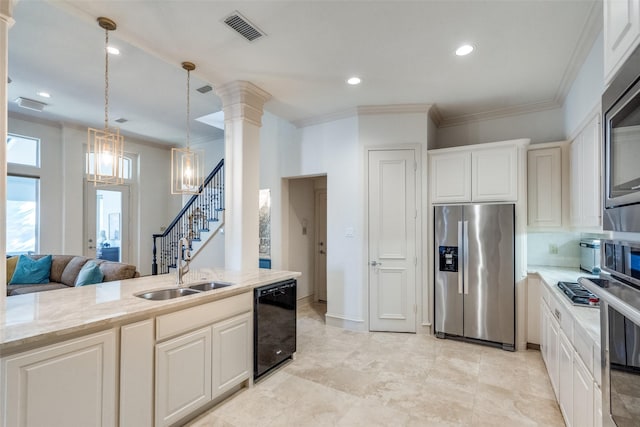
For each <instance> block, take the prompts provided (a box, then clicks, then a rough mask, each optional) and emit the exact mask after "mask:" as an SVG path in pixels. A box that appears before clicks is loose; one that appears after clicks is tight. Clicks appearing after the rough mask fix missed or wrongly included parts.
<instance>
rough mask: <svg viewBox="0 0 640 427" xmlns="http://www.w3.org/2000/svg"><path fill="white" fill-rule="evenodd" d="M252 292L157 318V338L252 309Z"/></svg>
mask: <svg viewBox="0 0 640 427" xmlns="http://www.w3.org/2000/svg"><path fill="white" fill-rule="evenodd" d="M251 302H252V293H251V292H245V293H243V294H239V295H234V296H232V297H229V298H225V299H221V300H218V301H213V302H209V303H206V304H202V305H197V306H195V307H191V308H187V309H184V310H180V311H176V312H174V313H169V314H165V315H162V316H158V317H157V318H156V340H157V341H161V340H164V339H167V338H170V337H173V336H176V335H179V334H182V333H185V332H188V331H190V330H193V329H196V328H199V327H201V326H206V325H210V324H212V323H215V322H219V321H220V320H224V319H228V318H229V317H232V316H235V315H237V314H241V313H246V312H247V311H251Z"/></svg>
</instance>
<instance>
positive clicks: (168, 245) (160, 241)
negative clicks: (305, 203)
mask: <svg viewBox="0 0 640 427" xmlns="http://www.w3.org/2000/svg"><path fill="white" fill-rule="evenodd" d="M223 218H224V159H223V160H220V163H218V165H217V166H216V167H215V168H214V169H213V171H211V173H210V174H209V176H208V177H207V178H206V179H205V181H204V184H202V187H200V192H199V193H198V194H194V195H193V196H192V197H191V199H189V201H188V202H187V204H185V205H184V207H183V208H182V210H181V211H180V213H179V214H178V215H177V216H176V218H175V219H174V220H173V221H172V222H171V224H170V225H169V226H168V227H167V229H166V230H165V231H164V232H163V233H162V234H154V235H153V260H152V264H151V274H154V275H156V274H164V273H168V272H169V269H170V268H175V267H176V263H177V260H178V253H179V252H178V251H180V250H184V249H183V248H181V247H179V246H178V241H179V240H180V239H181V238H182V237H186V238H187V239H189V242H191V248H190V249H191V250H192V252H191V256H192V258H193V257H194V256H195V255H196V254H197V252H198V250H199V249H200V248H201V247H202V246H204V245H205V244H206V242H207V241H208V240H209V239H211V238H212V237H213V236H215V234H216V233H217V231H218V230H219V229H220V227H221V226H222V225H223V223H224V220H223Z"/></svg>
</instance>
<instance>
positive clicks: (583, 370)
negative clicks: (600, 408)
mask: <svg viewBox="0 0 640 427" xmlns="http://www.w3.org/2000/svg"><path fill="white" fill-rule="evenodd" d="M593 390H594V381H593V378H592V377H591V373H590V372H589V370H588V369H587V367H586V366H585V365H584V363H583V362H582V360H581V359H580V357H578V355H577V354H576V356H575V357H574V360H573V422H572V424H573V425H574V426H580V427H593V424H594V418H595V412H594V395H593Z"/></svg>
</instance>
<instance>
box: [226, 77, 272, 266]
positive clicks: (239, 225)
mask: <svg viewBox="0 0 640 427" xmlns="http://www.w3.org/2000/svg"><path fill="white" fill-rule="evenodd" d="M216 92H217V93H218V95H219V96H220V98H221V99H222V105H223V111H224V138H225V155H224V190H225V191H224V193H225V201H224V203H225V214H224V218H225V227H224V232H225V255H224V256H225V268H227V269H229V270H236V271H255V270H257V269H258V244H259V231H258V194H259V190H260V127H261V126H262V107H263V105H264V103H265V102H266V101H267V100H268V99H269V98H270V97H271V95H269V94H268V93H267V92H265V91H263V90H262V89H260V88H259V87H257V86H255V85H254V84H252V83H249V82H245V81H235V82H231V83H227V84H225V85H223V86H221V87H218V88H217V90H216Z"/></svg>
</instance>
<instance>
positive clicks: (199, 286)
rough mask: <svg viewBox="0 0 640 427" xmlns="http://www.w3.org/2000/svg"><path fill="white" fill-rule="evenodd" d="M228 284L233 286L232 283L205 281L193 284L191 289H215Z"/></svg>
mask: <svg viewBox="0 0 640 427" xmlns="http://www.w3.org/2000/svg"><path fill="white" fill-rule="evenodd" d="M227 286H231V283H225V282H205V283H198V284H195V285H191V286H189V289H195V290H198V291H212V290H214V289H220V288H226V287H227Z"/></svg>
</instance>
